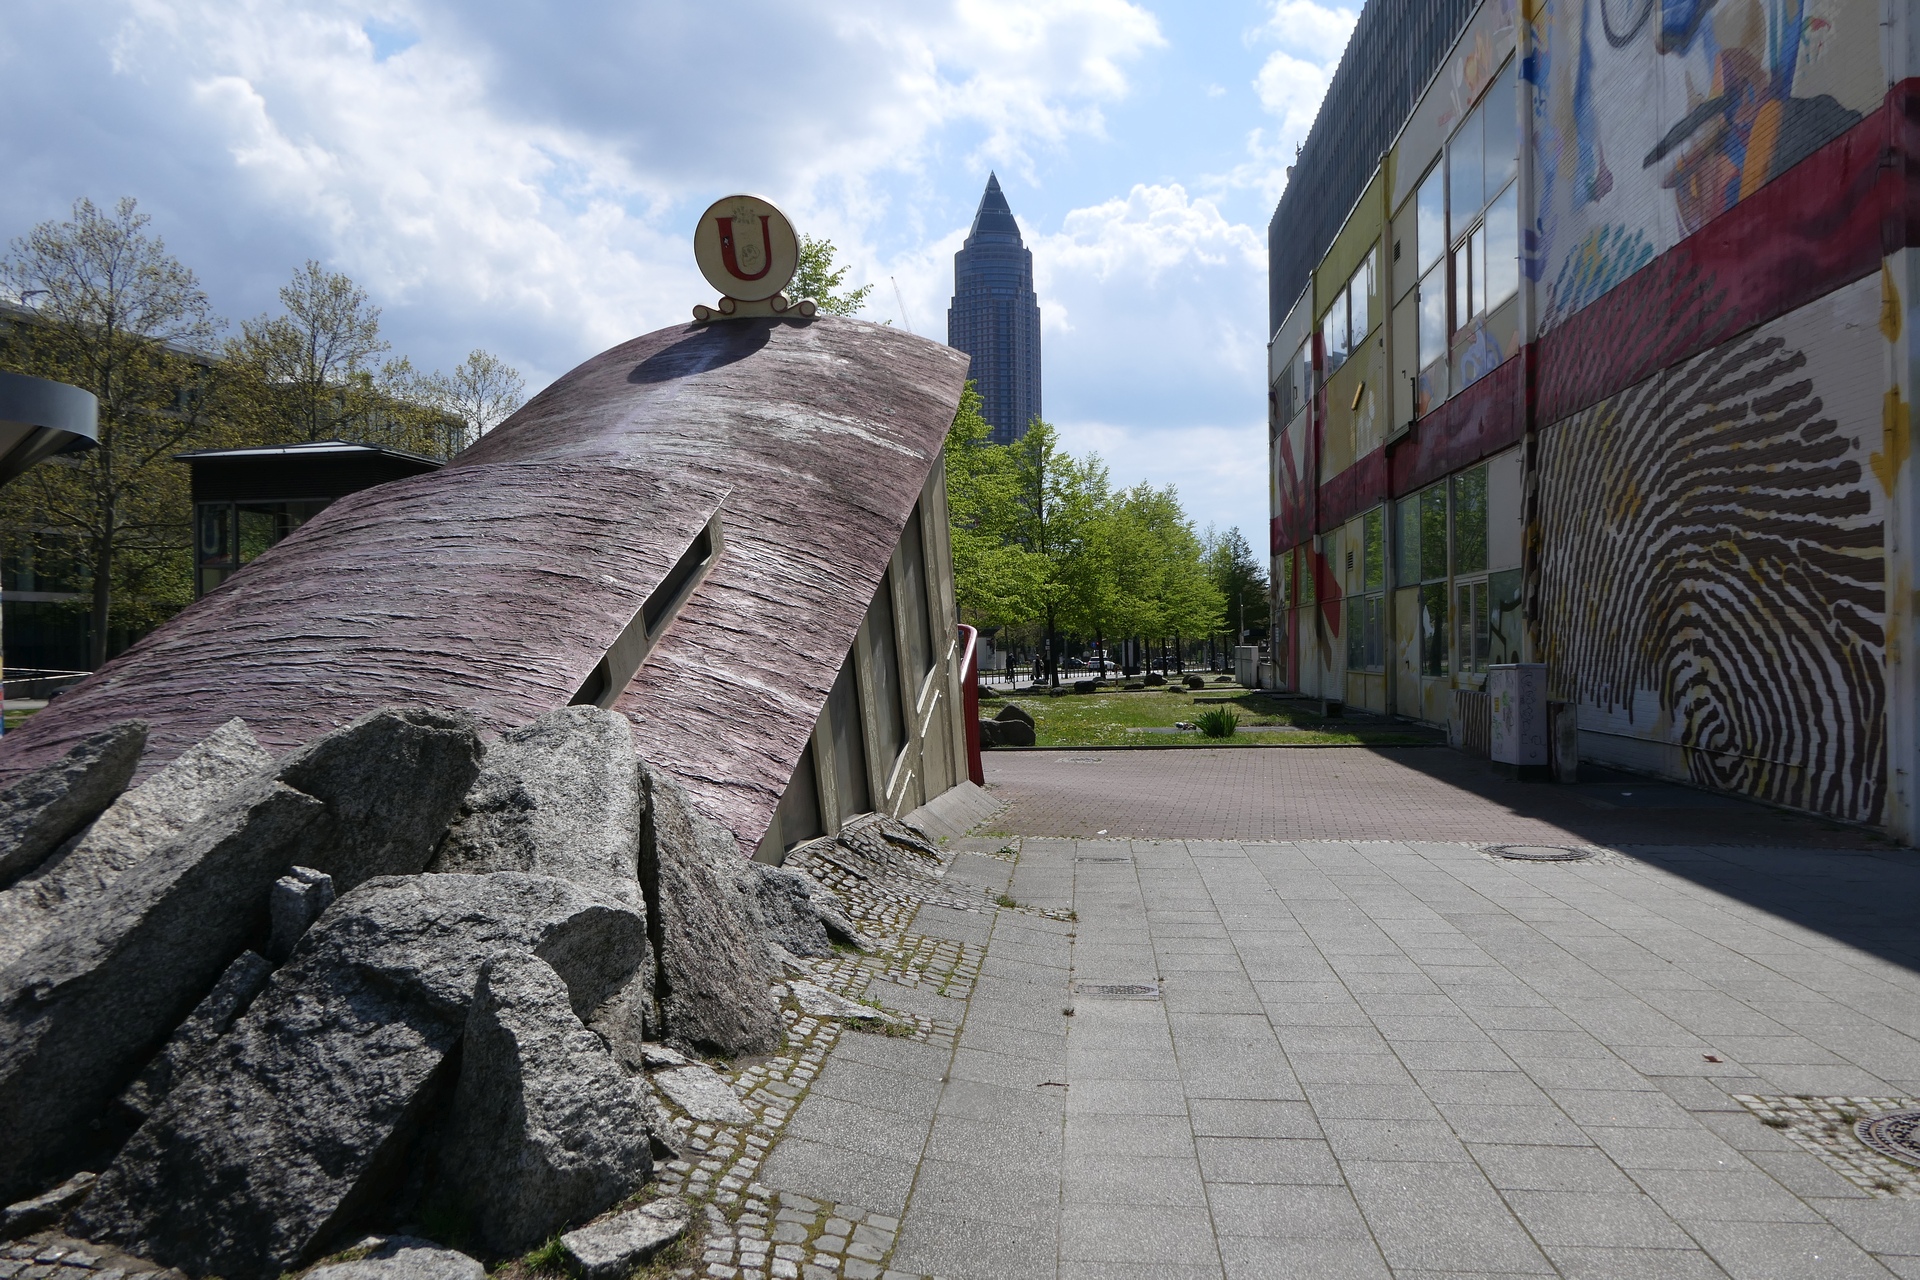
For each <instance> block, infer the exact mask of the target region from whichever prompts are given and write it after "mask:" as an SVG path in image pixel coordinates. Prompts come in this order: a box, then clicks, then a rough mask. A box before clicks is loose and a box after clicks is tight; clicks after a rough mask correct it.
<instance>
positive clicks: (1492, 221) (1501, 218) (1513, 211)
mask: <svg viewBox="0 0 1920 1280" xmlns="http://www.w3.org/2000/svg"><path fill="white" fill-rule="evenodd" d="M1519 291H1520V184H1519V183H1517V182H1516V183H1514V184H1513V185H1512V186H1510V187H1508V188H1507V189H1506V190H1505V191H1503V192H1501V193H1500V196H1499V198H1497V199H1496V200H1495V201H1494V202H1493V206H1492V207H1491V208H1489V209H1488V210H1487V310H1489V311H1491V310H1493V309H1494V308H1495V307H1497V306H1499V305H1500V304H1501V303H1503V302H1505V301H1506V300H1507V299H1508V298H1511V297H1512V296H1513V295H1514V294H1516V293H1518V292H1519Z"/></svg>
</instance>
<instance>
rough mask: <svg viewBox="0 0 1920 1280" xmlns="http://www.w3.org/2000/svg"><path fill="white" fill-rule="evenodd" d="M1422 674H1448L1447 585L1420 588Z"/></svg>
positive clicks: (1435, 584)
mask: <svg viewBox="0 0 1920 1280" xmlns="http://www.w3.org/2000/svg"><path fill="white" fill-rule="evenodd" d="M1420 674H1421V675H1423V676H1444V675H1445V674H1447V584H1446V583H1444V582H1433V583H1428V584H1427V585H1426V586H1424V587H1422V588H1420Z"/></svg>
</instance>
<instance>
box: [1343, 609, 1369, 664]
mask: <svg viewBox="0 0 1920 1280" xmlns="http://www.w3.org/2000/svg"><path fill="white" fill-rule="evenodd" d="M1365 605H1366V599H1365V598H1364V597H1362V596H1348V597H1347V670H1349V671H1358V670H1360V669H1361V668H1362V667H1364V666H1366V665H1367V635H1366V631H1367V618H1366V609H1365Z"/></svg>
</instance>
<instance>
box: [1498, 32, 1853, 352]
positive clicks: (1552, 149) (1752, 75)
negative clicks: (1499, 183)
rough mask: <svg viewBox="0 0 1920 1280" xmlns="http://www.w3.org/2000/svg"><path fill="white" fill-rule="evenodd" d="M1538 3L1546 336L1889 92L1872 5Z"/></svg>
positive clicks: (1537, 258)
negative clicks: (1628, 106) (1623, 106)
mask: <svg viewBox="0 0 1920 1280" xmlns="http://www.w3.org/2000/svg"><path fill="white" fill-rule="evenodd" d="M1531 12H1532V13H1533V15H1534V16H1533V38H1534V44H1535V55H1534V57H1533V58H1532V59H1530V60H1529V67H1528V70H1527V72H1526V79H1527V80H1528V82H1529V83H1530V84H1532V86H1533V104H1534V108H1533V109H1534V163H1535V171H1536V173H1537V174H1538V175H1539V200H1540V207H1539V210H1538V213H1537V217H1536V219H1535V223H1534V233H1533V238H1532V244H1531V246H1530V252H1529V255H1528V258H1529V260H1528V262H1527V264H1526V265H1527V271H1528V274H1529V275H1530V276H1531V277H1532V278H1533V279H1535V280H1537V281H1538V282H1539V284H1540V294H1539V299H1540V321H1539V329H1540V332H1543V333H1544V332H1545V331H1546V330H1548V329H1551V328H1552V327H1553V326H1554V325H1556V324H1558V323H1559V322H1561V321H1562V320H1564V319H1565V318H1566V317H1567V316H1569V315H1571V314H1572V313H1573V312H1575V311H1577V310H1579V309H1580V308H1581V307H1583V306H1585V305H1587V304H1588V303H1589V302H1591V301H1593V300H1594V299H1595V298H1596V297H1598V296H1600V295H1601V294H1603V293H1605V292H1606V291H1607V290H1609V289H1611V288H1612V287H1613V286H1614V285H1616V284H1618V283H1619V282H1620V281H1621V280H1624V279H1625V278H1626V277H1627V276H1629V275H1631V274H1632V273H1633V272H1635V271H1637V270H1639V269H1640V268H1641V267H1642V266H1644V265H1646V263H1647V262H1649V261H1650V260H1651V259H1652V258H1653V257H1654V256H1655V255H1656V254H1658V253H1661V252H1663V251H1665V250H1666V249H1668V248H1671V247H1672V246H1673V245H1674V244H1676V243H1677V242H1679V241H1680V240H1681V239H1682V238H1683V237H1685V236H1687V235H1689V234H1690V233H1692V232H1694V231H1697V230H1699V229H1700V228H1701V227H1703V226H1705V225H1706V224H1707V223H1708V222H1709V221H1710V220H1712V219H1713V218H1715V217H1717V216H1718V215H1720V214H1722V213H1724V212H1726V211H1727V210H1728V209H1731V208H1732V207H1733V206H1734V205H1736V204H1737V203H1739V202H1740V201H1741V200H1744V199H1746V198H1747V197H1748V196H1750V195H1752V194H1753V193H1754V192H1755V191H1757V190H1759V188H1760V187H1762V186H1764V185H1765V184H1766V183H1767V182H1769V181H1771V180H1772V179H1774V178H1776V177H1778V176H1779V175H1781V174H1783V173H1785V172H1786V171H1787V170H1788V169H1789V168H1791V167H1792V166H1793V165H1794V164H1795V163H1797V162H1798V161H1800V160H1801V159H1802V158H1804V157H1805V156H1807V155H1808V154H1809V153H1810V152H1812V151H1813V150H1814V149H1815V148H1816V147H1818V146H1820V145H1821V144H1822V143H1824V142H1826V141H1828V140H1829V139H1831V138H1834V137H1836V136H1838V135H1839V134H1841V133H1843V132H1845V131H1846V129H1847V128H1849V127H1850V126H1851V125H1853V124H1855V123H1857V122H1858V121H1859V120H1860V118H1861V116H1862V114H1863V113H1864V112H1867V111H1871V110H1872V109H1873V108H1875V107H1876V106H1878V105H1879V102H1880V98H1881V94H1882V91H1883V89H1884V81H1883V79H1882V77H1881V75H1880V67H1879V59H1880V48H1879V38H1880V36H1879V31H1880V9H1879V6H1878V5H1877V4H1875V3H1874V2H1873V0H1718V2H1717V3H1716V0H1545V3H1542V4H1540V5H1538V6H1537V7H1535V8H1533V9H1532V10H1531ZM1622 103H1633V104H1635V109H1634V110H1621V109H1619V107H1618V104H1622Z"/></svg>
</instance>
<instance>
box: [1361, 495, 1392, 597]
mask: <svg viewBox="0 0 1920 1280" xmlns="http://www.w3.org/2000/svg"><path fill="white" fill-rule="evenodd" d="M1386 526H1387V521H1386V512H1385V510H1383V509H1382V508H1380V507H1375V508H1374V509H1373V510H1371V511H1369V512H1367V517H1366V520H1365V522H1364V524H1363V525H1362V528H1364V529H1365V530H1366V541H1365V546H1364V547H1363V550H1362V555H1363V556H1364V558H1365V562H1366V563H1365V565H1364V566H1363V569H1364V575H1365V576H1364V578H1363V580H1362V581H1363V586H1364V589H1365V590H1368V591H1378V590H1379V589H1380V588H1382V587H1384V586H1386V585H1387V527H1386Z"/></svg>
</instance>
